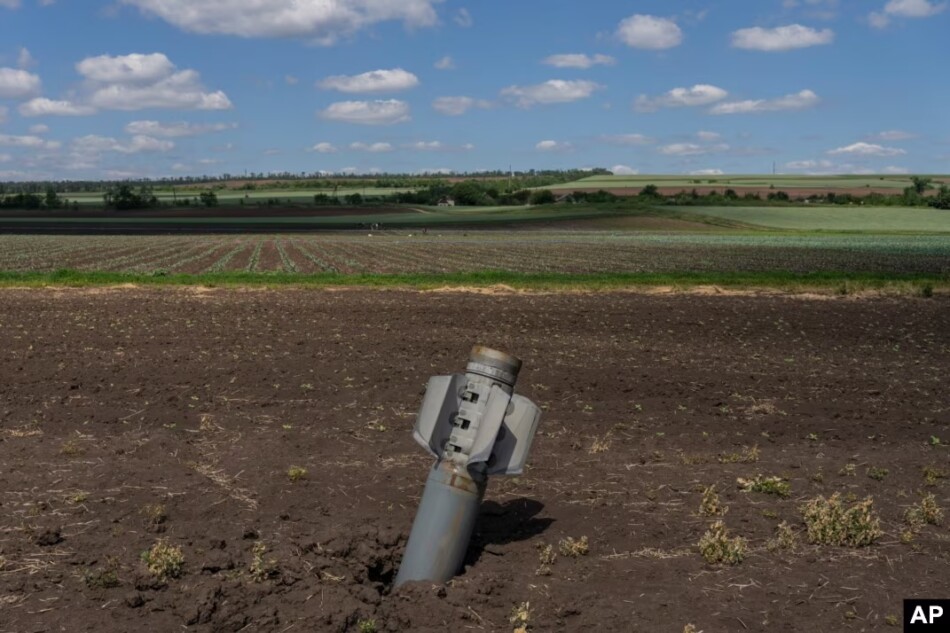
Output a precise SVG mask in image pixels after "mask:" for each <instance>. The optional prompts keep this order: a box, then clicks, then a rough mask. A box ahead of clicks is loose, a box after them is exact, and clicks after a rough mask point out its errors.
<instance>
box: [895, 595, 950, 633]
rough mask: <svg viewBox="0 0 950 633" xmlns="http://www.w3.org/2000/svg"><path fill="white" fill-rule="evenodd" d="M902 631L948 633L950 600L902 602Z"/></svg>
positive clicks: (949, 632) (949, 630) (949, 628)
mask: <svg viewBox="0 0 950 633" xmlns="http://www.w3.org/2000/svg"><path fill="white" fill-rule="evenodd" d="M904 631H910V632H912V633H913V632H921V633H923V632H927V631H929V632H930V633H950V600H904Z"/></svg>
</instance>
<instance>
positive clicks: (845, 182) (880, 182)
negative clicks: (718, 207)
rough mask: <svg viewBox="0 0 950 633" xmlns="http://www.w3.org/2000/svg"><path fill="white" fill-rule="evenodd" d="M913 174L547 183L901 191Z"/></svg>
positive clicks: (594, 186)
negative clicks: (862, 188)
mask: <svg viewBox="0 0 950 633" xmlns="http://www.w3.org/2000/svg"><path fill="white" fill-rule="evenodd" d="M910 178H911V177H910V175H906V176H904V175H901V176H891V175H888V176H879V175H870V176H802V175H774V176H773V175H769V176H742V175H728V176H652V175H638V176H591V177H590V178H584V179H582V180H576V181H574V182H569V183H564V184H560V185H552V186H550V187H543V188H544V189H552V190H555V189H557V190H568V191H571V190H575V189H626V188H633V189H638V188H641V187H645V186H646V185H656V186H657V187H683V188H691V187H723V188H733V189H737V190H738V189H742V188H749V187H753V188H763V187H765V188H767V187H771V186H774V187H775V188H776V189H828V190H829V191H833V190H835V189H855V188H861V187H864V188H876V189H893V190H894V192H895V193H899V192H901V191H902V190H903V189H904V188H905V187H909V186H911V184H912V183H911V180H910ZM929 178H932V179H933V180H934V182H937V183H939V182H950V176H929Z"/></svg>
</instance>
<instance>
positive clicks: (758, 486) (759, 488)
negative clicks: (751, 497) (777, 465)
mask: <svg viewBox="0 0 950 633" xmlns="http://www.w3.org/2000/svg"><path fill="white" fill-rule="evenodd" d="M736 481H737V482H738V484H739V488H741V489H742V490H743V491H744V492H761V493H763V494H767V495H777V496H779V497H787V496H788V495H789V494H791V491H792V486H791V484H789V483H788V482H787V481H785V480H784V479H782V478H781V477H763V476H762V475H756V476H755V478H754V479H743V478H741V477H740V478H739V479H737V480H736Z"/></svg>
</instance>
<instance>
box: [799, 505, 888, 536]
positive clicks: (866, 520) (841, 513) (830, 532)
mask: <svg viewBox="0 0 950 633" xmlns="http://www.w3.org/2000/svg"><path fill="white" fill-rule="evenodd" d="M873 504H874V502H873V500H872V499H871V498H870V497H868V498H867V499H865V500H864V501H862V502H859V503H856V504H854V505H852V506H851V507H850V508H847V509H846V508H844V507H843V506H842V504H841V495H840V494H839V493H835V494H833V495H832V496H831V497H830V498H828V499H825V498H824V497H822V496H819V497H817V498H815V499H812V500H811V501H809V502H807V503H806V504H805V505H803V506H802V516H803V517H804V518H805V525H806V526H807V530H808V532H807V533H808V541H809V542H810V543H813V544H816V545H840V546H847V547H866V546H868V545H871V544H872V543H874V541H876V540H877V539H878V538H879V537H880V536H882V535H883V534H884V532H883V531H882V530H881V520H880V519H879V518H878V517H877V516H876V515H875V514H874V510H873Z"/></svg>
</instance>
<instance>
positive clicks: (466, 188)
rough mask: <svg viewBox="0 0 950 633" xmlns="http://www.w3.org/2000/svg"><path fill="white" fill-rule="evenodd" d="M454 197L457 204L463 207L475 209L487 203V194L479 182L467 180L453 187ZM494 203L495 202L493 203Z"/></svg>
mask: <svg viewBox="0 0 950 633" xmlns="http://www.w3.org/2000/svg"><path fill="white" fill-rule="evenodd" d="M452 197H453V198H455V203H456V204H459V205H461V206H463V207H475V206H478V205H480V204H484V203H485V202H487V200H486V199H487V198H488V196H487V194H486V193H485V190H484V189H482V186H481V185H480V184H478V183H477V182H474V181H471V180H466V181H465V182H460V183H458V184H457V185H455V186H454V187H452ZM492 202H494V201H492Z"/></svg>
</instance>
